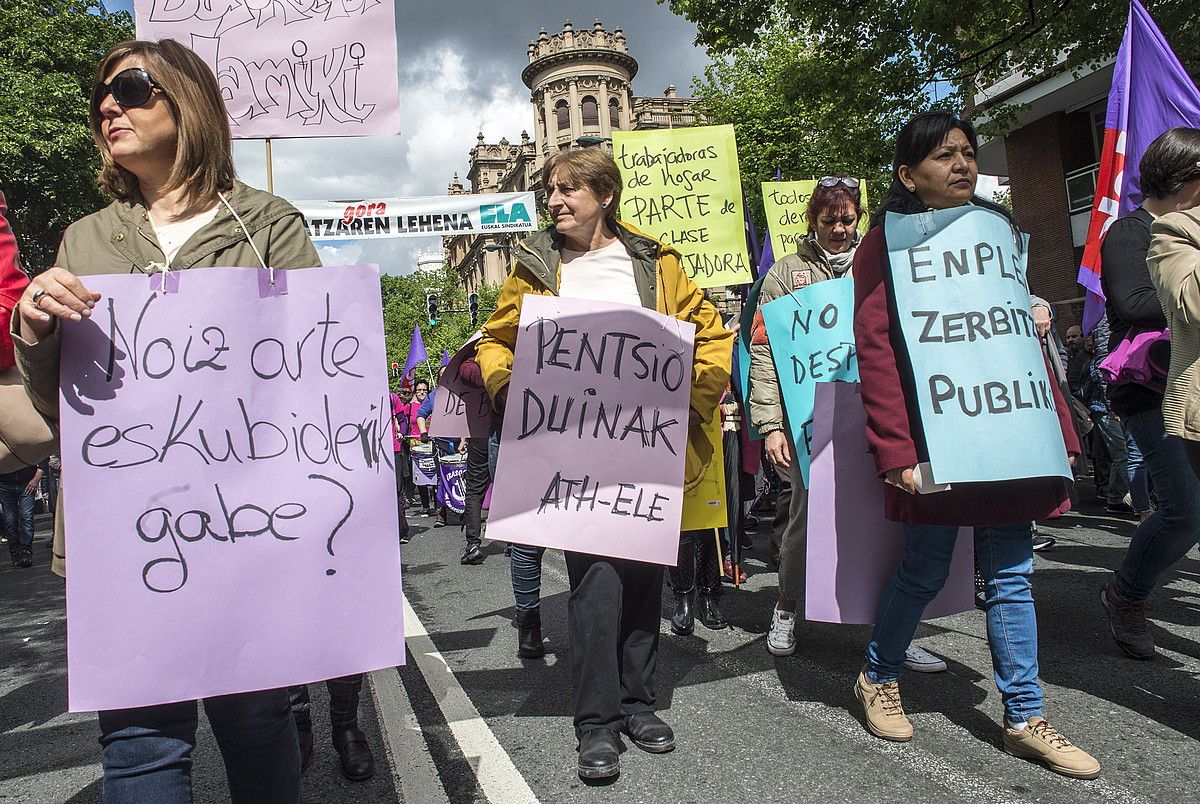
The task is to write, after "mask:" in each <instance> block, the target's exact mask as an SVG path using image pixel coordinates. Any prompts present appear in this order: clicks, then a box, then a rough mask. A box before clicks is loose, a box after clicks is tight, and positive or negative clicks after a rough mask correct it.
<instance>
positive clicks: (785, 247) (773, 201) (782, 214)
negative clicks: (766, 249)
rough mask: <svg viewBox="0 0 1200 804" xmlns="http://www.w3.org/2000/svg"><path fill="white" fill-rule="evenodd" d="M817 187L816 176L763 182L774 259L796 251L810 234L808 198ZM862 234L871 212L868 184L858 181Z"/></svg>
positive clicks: (869, 219) (765, 210) (864, 232)
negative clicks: (868, 212)
mask: <svg viewBox="0 0 1200 804" xmlns="http://www.w3.org/2000/svg"><path fill="white" fill-rule="evenodd" d="M815 189H817V180H816V179H801V180H800V181H764V182H763V183H762V198H763V211H764V212H765V213H766V214H767V231H769V232H770V233H771V248H772V249H773V251H774V253H775V259H777V260H778V259H780V258H781V257H783V256H784V255H785V254H795V253H796V247H797V245H798V244H799V243H800V240H801V239H803V238H804V236H805V235H806V234H808V218H807V217H806V216H805V213H806V212H807V211H808V199H810V198H812V194H813V190H815ZM858 197H859V208H860V209H862V215H861V216H860V217H859V219H858V231H859V234H866V233H867V228H868V227H869V226H870V221H871V216H870V215H868V214H867V184H866V182H863V181H860V182H859V185H858Z"/></svg>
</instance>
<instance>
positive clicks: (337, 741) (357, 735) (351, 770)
mask: <svg viewBox="0 0 1200 804" xmlns="http://www.w3.org/2000/svg"><path fill="white" fill-rule="evenodd" d="M333 748H334V750H335V751H337V753H338V758H340V759H341V761H342V775H343V776H345V777H346V778H347V779H349V780H350V781H352V782H363V781H366V780H367V779H370V778H371V777H372V776H374V775H375V757H374V756H373V755H372V754H371V746H370V745H368V744H367V735H365V734H363V733H362V729H360V728H359V727H358V726H343V727H341V728H335V729H334V730H333Z"/></svg>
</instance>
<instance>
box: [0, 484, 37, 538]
mask: <svg viewBox="0 0 1200 804" xmlns="http://www.w3.org/2000/svg"><path fill="white" fill-rule="evenodd" d="M26 485H27V484H26V483H9V482H6V481H0V508H2V509H3V516H4V531H5V533H7V534H8V551H9V552H10V553H12V554H13V555H14V556H15V555H16V554H17V553H18V552H20V551H21V550H29V549H31V548H32V547H33V495H32V494H26V493H25V486H26Z"/></svg>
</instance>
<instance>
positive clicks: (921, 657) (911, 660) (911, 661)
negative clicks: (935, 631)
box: [904, 644, 946, 673]
mask: <svg viewBox="0 0 1200 804" xmlns="http://www.w3.org/2000/svg"><path fill="white" fill-rule="evenodd" d="M904 666H905V667H907V668H908V669H909V670H912V671H914V672H917V673H940V672H942V671H943V670H945V669H946V663H945V662H944V661H942V660H941V659H939V658H938V657H936V656H934V655H933V654H932V653H930V652H929V651H927V650H925V649H924V648H921V647H918V646H916V645H912V644H910V645H909V646H908V650H906V651H904Z"/></svg>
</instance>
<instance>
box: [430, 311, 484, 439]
mask: <svg viewBox="0 0 1200 804" xmlns="http://www.w3.org/2000/svg"><path fill="white" fill-rule="evenodd" d="M478 339H479V334H478V333H476V334H475V335H473V336H472V337H471V339H470V340H469V341H467V342H466V343H465V344H464V345H463V347H462V348H461V349H459V350H458V351H457V352H455V353H454V357H452V358H450V362H449V363H447V364H446V370H445V371H444V372H442V378H441V379H440V380H438V385H437V393H436V394H434V398H435V399H436V400H437V401H436V403H435V406H434V408H435V409H434V413H433V417H432V419H431V420H430V424H429V432H430V433H431V434H433V435H435V436H444V437H451V436H453V437H455V438H463V437H468V438H487V437H488V432H489V431H490V430H491V427H492V418H493V416H494V415H495V414H494V412H493V411H492V400H491V399H489V398H488V395H487V391H485V390H484V389H483V388H481V387H477V386H473V385H471V384H470V383H467V382H465V381H464V380H463V378H462V376H461V375H460V373H459V370H460V369H461V368H462V364H463V363H464V362H465V361H467V360H469V359H470V358H473V357H474V356H475V341H476V340H478Z"/></svg>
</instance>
